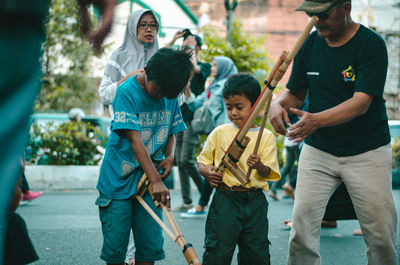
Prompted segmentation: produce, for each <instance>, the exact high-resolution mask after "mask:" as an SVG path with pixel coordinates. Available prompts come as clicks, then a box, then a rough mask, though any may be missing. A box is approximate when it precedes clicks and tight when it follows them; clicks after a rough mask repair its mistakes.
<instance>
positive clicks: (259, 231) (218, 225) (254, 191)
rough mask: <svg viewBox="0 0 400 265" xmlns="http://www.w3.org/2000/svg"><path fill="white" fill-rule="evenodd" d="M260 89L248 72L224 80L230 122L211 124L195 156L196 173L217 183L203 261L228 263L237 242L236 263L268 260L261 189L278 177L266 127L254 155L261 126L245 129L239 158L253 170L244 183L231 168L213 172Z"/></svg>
mask: <svg viewBox="0 0 400 265" xmlns="http://www.w3.org/2000/svg"><path fill="white" fill-rule="evenodd" d="M260 90H261V88H260V84H259V83H258V81H257V80H256V79H255V78H254V77H253V76H252V75H250V74H236V75H233V76H231V77H230V78H229V79H228V80H227V81H226V83H225V86H224V89H223V97H224V102H225V107H226V110H227V114H228V117H229V120H230V121H231V122H232V123H233V124H231V123H230V124H224V125H221V126H218V127H217V128H215V129H214V130H213V131H212V132H211V134H210V135H209V136H208V138H207V141H206V144H205V146H204V148H203V150H202V152H201V153H200V155H199V156H198V158H197V162H198V167H199V172H200V174H201V175H202V176H204V177H205V178H206V179H207V181H208V182H209V183H210V184H211V186H213V187H217V189H216V193H215V195H214V197H213V200H212V202H211V205H210V209H209V212H208V216H207V222H206V231H205V232H206V237H205V249H206V250H205V252H204V255H203V265H214V264H218V265H224V264H227V265H228V264H231V261H232V256H233V252H234V250H235V247H236V244H237V245H238V246H239V253H238V263H239V264H245V265H253V264H254V265H267V264H270V255H269V240H268V218H267V211H268V202H267V200H266V197H265V195H264V193H263V190H268V183H267V180H278V179H279V178H280V175H279V166H278V160H277V149H276V143H275V137H274V135H273V134H272V132H270V131H269V130H267V129H264V132H263V136H262V139H261V142H260V148H259V151H258V153H257V154H252V152H253V150H254V146H255V142H256V139H257V135H258V131H259V129H260V128H259V127H257V126H256V125H255V124H253V126H252V128H251V129H250V130H249V132H248V133H247V136H248V137H250V138H251V141H250V143H249V144H248V146H247V148H246V149H245V151H244V153H243V154H242V156H241V158H240V160H239V162H238V166H239V167H240V168H241V169H242V170H243V171H244V172H247V169H248V168H249V167H251V168H253V169H254V170H253V171H252V174H251V176H250V182H249V183H247V184H246V186H242V185H241V183H240V182H239V180H237V179H236V178H235V177H234V176H233V175H232V173H231V172H230V171H229V170H225V172H224V173H221V172H215V170H216V165H219V164H220V162H221V159H222V157H223V156H224V153H223V151H222V149H224V150H226V149H227V148H228V147H229V145H230V143H231V141H232V139H233V138H234V137H235V135H236V133H237V132H238V130H239V128H240V126H241V125H242V123H243V122H244V120H245V119H246V117H247V115H248V114H249V112H250V110H251V108H252V106H253V104H254V103H255V102H256V100H257V98H258V96H259V94H260ZM221 147H222V149H221Z"/></svg>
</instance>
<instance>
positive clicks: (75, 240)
mask: <svg viewBox="0 0 400 265" xmlns="http://www.w3.org/2000/svg"><path fill="white" fill-rule="evenodd" d="M393 193H394V196H395V203H396V208H397V212H398V219H400V218H399V212H400V190H394V191H393ZM96 196H97V192H96V191H57V192H54V191H53V192H52V191H49V192H45V194H44V195H43V197H41V198H39V199H37V200H36V201H33V202H31V203H29V204H27V205H22V206H20V207H19V208H18V210H17V212H18V213H19V214H21V216H22V217H23V218H24V219H25V221H26V223H27V226H28V229H29V233H30V236H31V238H32V241H33V243H34V245H35V247H36V250H37V252H38V254H39V256H40V260H39V261H37V262H35V263H33V264H34V265H59V264H74V265H80V264H82V265H83V264H85V265H94V264H105V263H104V262H103V261H101V260H100V258H99V254H100V249H101V244H102V235H101V228H100V221H99V218H98V210H97V208H96V206H95V205H94V201H95V199H96ZM171 196H172V207H174V206H177V205H178V204H180V203H181V197H180V191H179V190H173V191H171ZM198 197H199V194H198V193H196V192H195V193H194V201H197V199H198ZM269 202H270V207H269V213H268V216H269V221H270V231H269V237H270V241H271V246H270V251H271V264H273V265H283V264H286V263H285V261H286V256H287V244H288V239H289V230H287V229H286V228H285V227H284V226H283V225H282V224H281V222H282V220H285V219H290V217H291V211H292V208H293V201H292V200H290V199H284V200H280V201H272V200H270V199H269ZM174 214H175V217H176V219H177V222H178V224H179V226H180V229H181V230H182V233H183V235H184V236H185V238H186V240H187V241H188V242H190V243H192V244H193V246H194V249H195V251H196V253H197V255H198V256H199V258H200V259H201V256H202V254H203V240H204V225H205V218H203V219H182V218H180V217H179V213H174ZM357 228H359V225H358V222H357V221H356V220H348V221H339V222H338V227H337V228H330V229H322V231H321V246H320V251H321V256H322V263H323V264H325V265H359V264H360V265H361V264H366V253H365V252H366V247H365V244H364V241H363V238H362V237H357V236H353V235H352V231H353V230H354V229H357ZM397 230H398V235H397V237H398V239H399V237H400V231H399V230H400V229H399V226H398V229H397ZM399 242H400V241H399V240H398V251H399V250H400V246H399V245H400V244H399ZM165 250H166V256H167V257H166V259H165V260H163V261H159V262H156V264H161V265H167V264H168V265H169V264H176V265H178V264H179V265H185V264H187V263H186V261H185V259H184V257H183V255H182V253H181V251H180V249H179V247H178V246H177V245H176V244H175V243H174V242H173V241H172V240H171V239H170V238H169V237H167V236H165ZM232 264H237V261H236V255H234V258H233V260H232Z"/></svg>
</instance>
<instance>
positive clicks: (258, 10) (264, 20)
mask: <svg viewBox="0 0 400 265" xmlns="http://www.w3.org/2000/svg"><path fill="white" fill-rule="evenodd" d="M302 1H303V0H252V1H251V0H242V1H240V3H239V4H238V6H237V7H236V9H235V18H239V19H240V20H241V22H242V23H243V26H244V29H245V31H246V32H249V33H252V34H255V35H266V40H265V43H264V45H265V47H266V49H267V51H268V56H269V58H270V59H271V60H272V62H275V61H276V60H277V59H278V58H279V56H280V54H281V53H282V51H283V50H290V49H291V48H292V46H293V45H294V43H295V42H296V40H297V38H298V36H299V35H300V32H301V31H302V30H303V29H304V27H305V25H306V24H307V22H308V17H307V16H306V15H305V14H304V13H303V12H295V11H294V9H295V8H296V7H297V6H299V5H300V3H301V2H302ZM184 2H185V4H186V5H187V6H188V7H189V8H190V9H191V10H192V12H193V13H194V14H195V15H196V16H198V17H199V16H200V15H201V12H202V9H203V8H202V5H204V3H206V4H207V5H208V6H209V9H208V11H207V15H208V16H209V18H210V22H209V23H208V24H207V25H209V26H212V27H214V28H217V29H219V30H221V31H223V32H226V24H225V20H226V10H225V6H224V0H218V1H216V0H208V1H201V0H185V1H184ZM289 75H290V69H289V70H288V72H287V73H286V74H285V76H284V78H283V80H282V81H281V84H283V85H284V84H286V82H287V80H288V77H289Z"/></svg>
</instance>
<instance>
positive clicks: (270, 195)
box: [268, 190, 279, 201]
mask: <svg viewBox="0 0 400 265" xmlns="http://www.w3.org/2000/svg"><path fill="white" fill-rule="evenodd" d="M268 196H269V197H271V198H272V199H274V200H275V201H279V198H278V195H276V193H275V192H273V191H272V190H269V191H268Z"/></svg>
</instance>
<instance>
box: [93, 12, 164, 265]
mask: <svg viewBox="0 0 400 265" xmlns="http://www.w3.org/2000/svg"><path fill="white" fill-rule="evenodd" d="M158 28H159V23H158V21H157V18H156V16H155V15H154V13H153V11H151V10H149V9H140V10H136V11H134V12H132V14H131V15H130V16H129V18H128V23H127V25H126V28H125V34H124V40H123V42H122V45H121V46H120V47H119V48H118V49H116V50H115V51H114V52H113V53H112V54H111V57H110V59H109V60H108V63H107V65H106V68H105V70H104V75H103V78H102V80H101V84H100V87H99V94H100V98H101V100H102V101H103V103H104V104H107V105H109V110H110V114H111V116H113V110H112V106H111V104H112V101H113V100H114V98H115V94H116V92H117V87H118V86H119V85H120V84H121V83H123V82H124V81H125V80H126V79H128V78H129V77H131V76H134V75H137V74H139V73H141V72H143V68H144V67H145V66H146V64H147V62H148V60H149V59H150V58H151V56H153V54H154V53H155V52H156V51H157V50H158V38H157V34H158ZM134 255H135V245H134V242H133V238H132V234H131V237H130V239H129V245H128V251H127V253H126V260H125V262H126V263H127V264H129V265H131V264H134Z"/></svg>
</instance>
